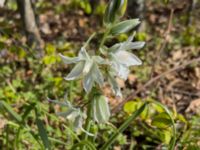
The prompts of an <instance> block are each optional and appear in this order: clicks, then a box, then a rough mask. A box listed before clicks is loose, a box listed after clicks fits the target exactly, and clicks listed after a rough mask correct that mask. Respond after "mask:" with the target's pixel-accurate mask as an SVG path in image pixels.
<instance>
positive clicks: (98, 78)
mask: <svg viewBox="0 0 200 150" xmlns="http://www.w3.org/2000/svg"><path fill="white" fill-rule="evenodd" d="M92 76H93V78H94V80H95V81H96V82H97V83H98V84H99V85H100V86H103V83H104V80H103V75H102V73H101V71H100V70H99V67H98V66H97V64H94V66H93V68H92Z"/></svg>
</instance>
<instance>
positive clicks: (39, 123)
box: [36, 113, 51, 150]
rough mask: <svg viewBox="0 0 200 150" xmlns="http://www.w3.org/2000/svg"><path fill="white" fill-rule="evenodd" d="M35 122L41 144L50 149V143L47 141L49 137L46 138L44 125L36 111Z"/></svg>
mask: <svg viewBox="0 0 200 150" xmlns="http://www.w3.org/2000/svg"><path fill="white" fill-rule="evenodd" d="M36 124H37V127H38V130H39V135H40V138H41V140H42V142H43V145H44V147H45V149H48V150H50V149H51V145H50V142H49V139H48V136H47V132H46V129H45V127H44V125H43V122H42V120H41V119H39V118H38V115H37V113H36Z"/></svg>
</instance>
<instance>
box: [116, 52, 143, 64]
mask: <svg viewBox="0 0 200 150" xmlns="http://www.w3.org/2000/svg"><path fill="white" fill-rule="evenodd" d="M114 55H115V57H116V59H117V60H118V61H119V62H120V63H121V64H124V65H126V66H132V65H141V64H142V61H141V60H140V59H139V58H138V57H137V56H135V55H134V54H132V53H130V52H127V51H118V52H116V53H115V54H114Z"/></svg>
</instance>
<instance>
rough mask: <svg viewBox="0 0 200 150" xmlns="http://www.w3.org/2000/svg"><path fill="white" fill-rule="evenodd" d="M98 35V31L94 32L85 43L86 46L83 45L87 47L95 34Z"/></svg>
mask: <svg viewBox="0 0 200 150" xmlns="http://www.w3.org/2000/svg"><path fill="white" fill-rule="evenodd" d="M95 35H96V32H94V33H93V34H92V35H91V36H90V37H89V39H88V40H87V42H86V43H85V44H84V46H83V47H85V48H86V47H87V46H88V44H89V43H90V41H91V40H92V39H93V38H94V36H95Z"/></svg>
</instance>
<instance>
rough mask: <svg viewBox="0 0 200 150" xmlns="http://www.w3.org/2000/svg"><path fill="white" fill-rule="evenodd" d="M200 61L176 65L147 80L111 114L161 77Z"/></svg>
mask: <svg viewBox="0 0 200 150" xmlns="http://www.w3.org/2000/svg"><path fill="white" fill-rule="evenodd" d="M199 61H200V57H199V58H195V59H192V60H190V61H188V62H186V63H184V64H182V65H178V66H175V67H174V68H172V69H169V70H168V71H166V72H164V73H162V74H160V75H157V76H156V77H154V78H152V79H151V80H149V81H148V82H146V84H144V85H143V86H142V87H141V88H139V89H138V90H137V91H135V92H134V93H131V94H130V95H128V96H127V98H126V99H125V100H123V101H122V102H121V103H120V104H119V105H118V106H117V107H115V108H114V109H113V110H112V112H113V113H116V112H117V111H118V110H120V108H121V107H122V106H123V105H124V104H125V103H126V102H127V101H129V100H131V99H133V98H134V97H135V96H136V95H137V94H139V93H140V92H142V91H143V90H145V89H146V88H147V87H148V86H149V85H151V84H152V83H154V82H156V81H157V80H159V79H160V78H162V77H165V76H166V75H168V74H170V73H172V72H174V71H176V70H179V69H183V68H185V67H186V66H188V65H190V64H192V63H195V62H199Z"/></svg>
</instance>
